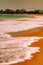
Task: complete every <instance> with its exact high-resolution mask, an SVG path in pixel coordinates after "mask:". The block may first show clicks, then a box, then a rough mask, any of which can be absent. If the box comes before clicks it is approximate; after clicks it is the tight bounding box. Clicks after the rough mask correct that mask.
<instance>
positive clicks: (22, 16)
mask: <svg viewBox="0 0 43 65" xmlns="http://www.w3.org/2000/svg"><path fill="white" fill-rule="evenodd" d="M25 17H29V18H33V17H34V16H25V15H22V14H0V18H25Z"/></svg>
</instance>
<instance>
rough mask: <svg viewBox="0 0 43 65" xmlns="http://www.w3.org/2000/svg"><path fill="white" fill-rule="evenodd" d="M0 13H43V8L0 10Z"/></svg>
mask: <svg viewBox="0 0 43 65" xmlns="http://www.w3.org/2000/svg"><path fill="white" fill-rule="evenodd" d="M0 14H43V10H34V11H26V10H25V9H21V10H20V9H17V10H16V11H14V10H11V9H6V10H4V11H3V10H2V9H1V10H0Z"/></svg>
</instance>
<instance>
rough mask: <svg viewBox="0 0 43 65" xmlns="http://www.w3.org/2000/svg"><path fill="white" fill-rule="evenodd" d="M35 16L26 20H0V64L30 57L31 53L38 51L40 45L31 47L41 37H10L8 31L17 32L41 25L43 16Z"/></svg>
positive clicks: (20, 60)
mask: <svg viewBox="0 0 43 65" xmlns="http://www.w3.org/2000/svg"><path fill="white" fill-rule="evenodd" d="M41 18H42V17H36V18H34V19H27V18H26V21H15V20H7V21H2V22H1V21H0V64H1V65H8V64H12V63H14V64H15V63H18V62H22V61H25V60H30V59H32V57H33V55H31V54H33V53H37V52H40V47H31V45H32V44H33V43H34V42H38V41H39V40H40V39H42V38H43V37H38V36H32V37H30V36H28V37H12V36H11V35H10V34H7V33H8V32H18V31H23V30H29V29H32V28H36V27H43V18H42V19H41Z"/></svg>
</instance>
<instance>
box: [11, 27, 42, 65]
mask: <svg viewBox="0 0 43 65" xmlns="http://www.w3.org/2000/svg"><path fill="white" fill-rule="evenodd" d="M23 33H24V34H23ZM11 34H12V36H14V35H13V34H14V33H11ZM18 34H19V35H18ZM16 35H17V36H24V37H25V36H43V27H42V28H38V29H36V31H35V32H34V34H33V32H31V33H30V31H26V33H25V32H24V31H23V32H18V33H17V34H16ZM16 35H15V36H16ZM31 46H32V47H37V46H38V47H40V52H39V53H35V54H33V58H32V59H31V60H25V61H24V62H19V63H17V64H12V65H43V39H40V40H39V41H38V42H35V43H33V44H32V45H31Z"/></svg>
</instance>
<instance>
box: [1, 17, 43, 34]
mask: <svg viewBox="0 0 43 65" xmlns="http://www.w3.org/2000/svg"><path fill="white" fill-rule="evenodd" d="M40 18H41V17H39V18H35V19H33V20H31V19H30V21H29V20H27V21H14V20H8V21H4V22H1V21H0V33H4V32H18V31H23V30H28V29H32V28H36V27H41V26H43V19H42V18H41V19H40Z"/></svg>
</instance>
